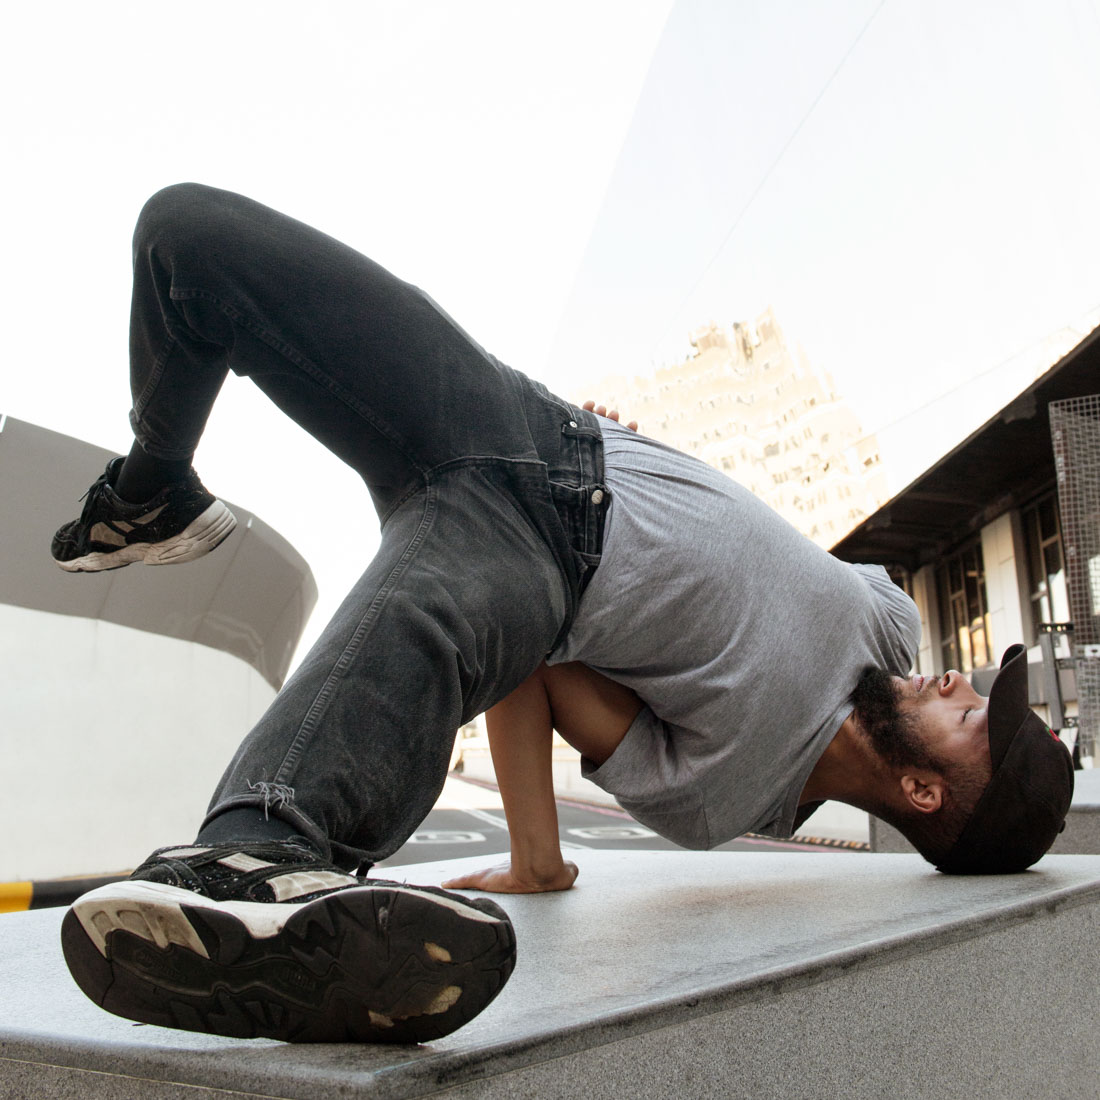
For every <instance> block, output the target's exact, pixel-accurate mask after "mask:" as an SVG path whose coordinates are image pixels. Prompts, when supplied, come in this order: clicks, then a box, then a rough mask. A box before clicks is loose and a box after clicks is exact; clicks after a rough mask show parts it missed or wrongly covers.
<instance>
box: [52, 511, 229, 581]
mask: <svg viewBox="0 0 1100 1100" xmlns="http://www.w3.org/2000/svg"><path fill="white" fill-rule="evenodd" d="M236 526H237V518H236V516H234V515H233V513H232V512H231V511H230V510H229V509H228V508H227V507H226V506H225V505H224V504H223V503H222V502H221V501H220V500H215V501H214V503H213V504H211V505H210V507H209V508H207V509H206V511H205V512H203V513H202V514H201V515H200V516H197V517H196V518H195V519H193V520H192V521H191V522H190V523H189V524H188V525H187V526H186V527H185V528H184V529H183V530H182V531H181V532H180V533H179V534H178V535H173V536H172V537H171V538H169V539H164V540H163V541H162V542H134V543H131V544H130V545H129V546H120V547H119V548H118V549H117V550H112V551H111V552H109V553H105V552H102V551H93V552H92V553H90V554H85V555H84V556H83V557H81V558H73V560H72V561H58V562H57V564H58V565H60V566H61V568H62V569H65V570H67V571H68V572H70V573H99V572H103V571H105V570H107V569H121V568H122V567H123V566H124V565H132V564H133V563H134V562H137V561H140V562H144V563H145V564H146V565H179V564H182V563H183V562H186V561H194V560H195V559H196V558H201V557H202V556H203V555H204V554H209V553H210V551H211V550H213V549H214V548H215V547H217V546H219V545H220V544H221V543H222V542H224V541H225V540H226V539H227V538H228V537H229V536H230V535H231V534H232V533H233V529H234V528H235V527H236ZM54 561H57V559H56V558H55V559H54Z"/></svg>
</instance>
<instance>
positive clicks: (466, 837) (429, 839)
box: [405, 829, 485, 844]
mask: <svg viewBox="0 0 1100 1100" xmlns="http://www.w3.org/2000/svg"><path fill="white" fill-rule="evenodd" d="M484 842H485V834H484V833H475V832H474V831H473V830H472V829H470V830H466V829H420V830H419V831H417V832H415V833H413V835H412V836H411V837H409V839H408V840H407V841H405V843H406V844H483V843H484Z"/></svg>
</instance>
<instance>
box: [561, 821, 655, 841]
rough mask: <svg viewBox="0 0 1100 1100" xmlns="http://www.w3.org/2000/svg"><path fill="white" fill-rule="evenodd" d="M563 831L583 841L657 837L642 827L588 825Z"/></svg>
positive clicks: (651, 831)
mask: <svg viewBox="0 0 1100 1100" xmlns="http://www.w3.org/2000/svg"><path fill="white" fill-rule="evenodd" d="M565 831H566V832H567V833H568V834H569V835H570V836H579V837H582V838H583V839H585V840H646V839H648V838H649V837H651V836H656V835H657V834H656V833H655V832H654V831H653V830H652V829H647V828H646V827H645V826H644V825H588V826H585V827H584V828H581V829H566V830H565Z"/></svg>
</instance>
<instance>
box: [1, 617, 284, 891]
mask: <svg viewBox="0 0 1100 1100" xmlns="http://www.w3.org/2000/svg"><path fill="white" fill-rule="evenodd" d="M274 696H275V691H274V689H273V688H272V687H271V686H270V684H268V683H267V681H266V680H265V679H264V678H263V676H261V675H260V673H259V672H257V671H256V669H254V668H253V667H252V666H251V665H249V664H247V663H246V662H245V661H242V660H241V659H240V658H238V657H235V656H232V655H231V654H229V653H225V652H221V651H219V650H216V649H212V648H211V647H209V646H206V645H201V644H197V643H195V642H189V641H183V640H180V639H178V638H169V637H165V636H162V635H158V634H151V633H148V632H146V631H143V630H135V629H133V628H132V627H126V626H119V625H117V624H115V623H109V622H104V621H102V620H98V619H87V618H78V617H74V616H71V615H56V614H52V613H50V612H47V611H35V610H31V609H28V608H22V607H12V606H10V605H4V604H0V705H2V707H3V719H2V726H0V760H2V761H3V774H4V793H3V797H2V798H0V837H2V838H3V841H2V843H0V881H7V882H10V881H17V880H24V879H43V878H55V877H60V876H65V875H95V874H100V873H104V874H107V873H111V872H114V871H123V870H129V869H130V868H132V867H134V866H135V865H136V864H138V863H140V862H141V861H142V860H143V859H144V858H145V857H146V856H147V855H148V854H149V853H150V852H151V851H152V850H153V849H154V848H156V847H159V846H161V845H164V844H177V843H181V842H184V843H186V842H189V841H191V840H193V839H194V836H195V830H196V829H197V827H198V825H199V823H200V822H201V820H202V818H203V815H204V813H205V810H206V803H207V800H208V799H209V797H210V793H211V791H212V790H213V787H214V784H215V783H216V782H217V780H218V778H219V777H220V775H221V773H222V770H223V769H224V768H225V766H226V764H227V763H228V762H229V759H230V757H231V756H232V754H233V752H234V750H235V749H236V747H237V745H238V744H239V742H240V741H241V739H242V738H243V737H244V735H245V734H246V733H247V732H248V730H249V729H250V728H251V727H252V725H253V723H254V722H255V721H256V719H257V718H258V717H259V716H260V715H261V714H262V713H263V711H264V710H265V709H266V707H267V706H268V704H269V703H270V702H271V700H272V699H273V698H274Z"/></svg>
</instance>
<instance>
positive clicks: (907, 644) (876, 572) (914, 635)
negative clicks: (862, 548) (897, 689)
mask: <svg viewBox="0 0 1100 1100" xmlns="http://www.w3.org/2000/svg"><path fill="white" fill-rule="evenodd" d="M851 569H852V571H853V572H855V573H857V574H858V575H859V576H860V577H861V578H862V579H863V582H864V583H865V584H866V585H867V587H868V588H869V589H870V591H871V595H872V597H873V600H874V606H875V613H876V617H877V626H878V631H877V634H878V640H879V642H880V644H881V646H882V649H883V655H884V657H885V658H886V662H887V664H886V669H887V671H888V672H893V673H896V674H897V675H898V676H905V675H906V674H907V673H908V672H909V670H910V669H911V668H912V667H913V663H914V662H915V661H916V658H917V651H918V650H919V649H920V612H918V611H917V605H916V604H915V603H913V601H912V600H911V599H910V598H909V596H908V595H906V593H905V592H904V591H903V590H902V589H901V588H899V587H898V586H897V585H896V584H894V582H893V581H892V580H891V579H890V574H889V573H887V572H886V570H885V569H884V568H883V567H882V566H881V565H852V566H851Z"/></svg>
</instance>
